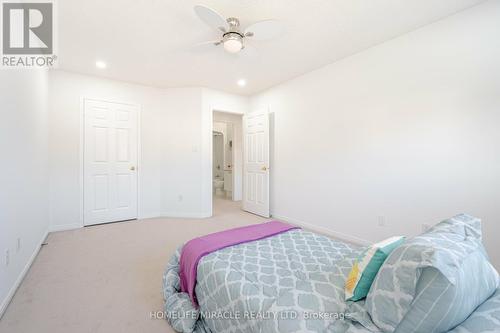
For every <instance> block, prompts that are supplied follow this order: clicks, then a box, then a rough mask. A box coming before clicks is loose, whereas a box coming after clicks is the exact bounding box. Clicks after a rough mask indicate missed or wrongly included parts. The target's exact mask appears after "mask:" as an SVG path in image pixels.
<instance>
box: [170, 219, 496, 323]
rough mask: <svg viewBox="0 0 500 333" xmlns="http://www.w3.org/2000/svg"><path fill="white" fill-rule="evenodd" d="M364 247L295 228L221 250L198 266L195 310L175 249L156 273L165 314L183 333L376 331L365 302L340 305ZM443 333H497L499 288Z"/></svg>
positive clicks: (342, 302)
mask: <svg viewBox="0 0 500 333" xmlns="http://www.w3.org/2000/svg"><path fill="white" fill-rule="evenodd" d="M364 250H365V248H363V247H358V246H354V245H351V244H348V243H344V242H341V241H338V240H334V239H331V238H328V237H326V236H323V235H319V234H316V233H313V232H309V231H305V230H301V229H294V230H290V231H287V232H283V233H281V234H278V235H275V236H272V237H268V238H264V239H260V240H256V241H252V242H248V243H243V244H239V245H235V246H230V247H226V248H224V249H221V250H218V251H215V252H212V253H210V254H208V255H206V256H204V257H203V258H201V260H200V261H199V263H198V272H197V284H196V287H195V292H196V296H197V299H198V303H199V307H196V306H194V305H193V303H192V302H191V300H190V298H189V296H188V295H187V294H186V293H183V292H180V290H181V289H180V278H179V260H180V256H181V251H182V248H179V249H178V250H177V251H176V253H175V254H174V255H173V256H172V258H171V260H170V261H169V263H168V265H167V268H166V270H165V273H164V276H163V297H164V300H165V316H166V318H167V320H168V321H169V323H170V324H171V325H172V327H173V328H174V329H175V330H176V331H178V332H186V333H187V332H196V333H204V332H332V333H357V332H359V333H368V332H381V330H380V329H379V328H378V327H377V326H376V325H375V324H374V323H373V322H372V320H371V318H370V315H369V314H368V312H367V310H366V307H365V302H364V301H358V302H346V301H344V299H345V294H344V285H345V281H346V278H347V276H348V274H349V272H350V270H351V268H352V265H353V263H354V261H355V260H356V258H358V256H359V255H360V254H361V253H362V252H363V251H364ZM450 332H453V333H476V332H477V333H479V332H484V333H486V332H500V291H499V290H497V292H496V293H495V294H494V295H493V296H492V297H490V298H489V299H488V300H487V301H486V302H484V303H483V304H482V305H481V306H480V307H479V308H477V309H476V311H475V312H474V313H473V314H472V315H471V316H470V317H469V318H468V319H467V320H466V321H465V322H463V323H462V324H461V325H460V326H458V327H456V328H454V329H453V330H452V331H450ZM429 333H430V332H429Z"/></svg>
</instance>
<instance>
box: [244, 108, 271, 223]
mask: <svg viewBox="0 0 500 333" xmlns="http://www.w3.org/2000/svg"><path fill="white" fill-rule="evenodd" d="M243 138H244V140H243V209H244V210H246V211H247V212H250V213H254V214H257V215H260V216H264V217H269V114H268V112H267V110H266V111H260V112H252V113H249V114H246V115H244V116H243Z"/></svg>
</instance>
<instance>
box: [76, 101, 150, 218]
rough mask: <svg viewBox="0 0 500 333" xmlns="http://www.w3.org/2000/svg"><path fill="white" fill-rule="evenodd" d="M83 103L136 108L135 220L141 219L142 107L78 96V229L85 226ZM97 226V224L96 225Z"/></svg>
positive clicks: (134, 104)
mask: <svg viewBox="0 0 500 333" xmlns="http://www.w3.org/2000/svg"><path fill="white" fill-rule="evenodd" d="M85 101H96V102H105V103H115V104H123V105H129V106H133V107H135V108H137V219H139V218H141V202H142V201H141V191H140V188H141V175H142V143H141V137H142V135H141V128H142V126H141V119H142V106H141V105H140V104H137V103H130V102H123V101H118V100H115V99H104V98H99V97H95V98H94V97H89V96H80V143H79V147H78V148H79V155H80V161H79V167H80V172H79V174H80V221H79V222H80V223H79V224H80V227H84V226H85V220H84V214H85V207H84V195H85V156H84V152H85ZM97 225H98V224H97Z"/></svg>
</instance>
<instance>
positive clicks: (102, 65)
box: [95, 60, 106, 69]
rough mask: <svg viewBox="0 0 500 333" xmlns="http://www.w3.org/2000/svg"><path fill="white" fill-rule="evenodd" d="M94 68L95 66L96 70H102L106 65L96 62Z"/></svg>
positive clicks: (99, 61) (102, 62)
mask: <svg viewBox="0 0 500 333" xmlns="http://www.w3.org/2000/svg"><path fill="white" fill-rule="evenodd" d="M95 66H96V67H97V68H100V69H104V68H106V63H105V62H104V61H101V60H97V61H96V62H95Z"/></svg>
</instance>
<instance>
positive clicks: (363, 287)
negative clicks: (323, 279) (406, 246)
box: [345, 236, 405, 301]
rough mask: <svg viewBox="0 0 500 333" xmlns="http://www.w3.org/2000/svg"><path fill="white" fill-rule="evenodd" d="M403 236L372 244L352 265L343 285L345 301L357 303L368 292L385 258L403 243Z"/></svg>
mask: <svg viewBox="0 0 500 333" xmlns="http://www.w3.org/2000/svg"><path fill="white" fill-rule="evenodd" d="M404 240H405V238H404V237H403V236H395V237H391V238H388V239H386V240H384V241H382V242H379V243H376V244H373V245H372V246H370V247H369V248H368V249H367V250H366V251H364V252H363V253H362V254H361V256H359V258H358V260H356V262H355V263H354V265H353V267H352V270H351V272H350V273H349V276H348V277H347V281H346V284H345V295H346V301H359V300H360V299H363V298H365V297H366V295H368V291H369V290H370V287H371V285H372V283H373V280H374V279H375V276H376V275H377V273H378V270H379V269H380V267H381V266H382V264H383V263H384V261H385V259H386V258H387V256H388V255H389V254H390V253H391V252H392V251H393V250H394V249H395V248H396V247H398V246H399V245H401V244H402V243H403V242H404Z"/></svg>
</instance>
